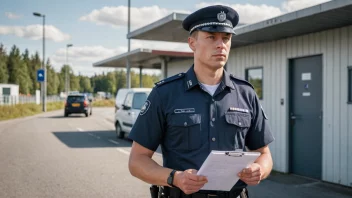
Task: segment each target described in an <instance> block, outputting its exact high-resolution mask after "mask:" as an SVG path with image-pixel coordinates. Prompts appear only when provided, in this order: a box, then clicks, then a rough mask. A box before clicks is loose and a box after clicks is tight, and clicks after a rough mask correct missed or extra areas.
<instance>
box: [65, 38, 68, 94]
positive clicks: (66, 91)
mask: <svg viewBox="0 0 352 198" xmlns="http://www.w3.org/2000/svg"><path fill="white" fill-rule="evenodd" d="M67 51H68V47H67V45H66V69H65V93H66V97H67V96H68V89H67V65H68V61H67Z"/></svg>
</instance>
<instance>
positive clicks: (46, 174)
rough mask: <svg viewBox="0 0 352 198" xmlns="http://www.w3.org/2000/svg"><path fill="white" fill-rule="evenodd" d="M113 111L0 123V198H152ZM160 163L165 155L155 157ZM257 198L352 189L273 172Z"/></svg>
mask: <svg viewBox="0 0 352 198" xmlns="http://www.w3.org/2000/svg"><path fill="white" fill-rule="evenodd" d="M113 115H114V109H113V108H94V110H93V115H92V116H90V117H88V118H86V117H85V116H84V115H71V116H70V117H68V118H65V117H63V111H54V112H48V113H43V114H40V115H37V116H32V117H28V118H22V119H16V120H11V121H2V122H0V198H13V197H16V198H17V197H19V198H22V197H23V198H42V197H45V198H47V197H52V198H56V197H58V198H59V197H60V198H62V197H65V198H66V197H69V198H71V197H72V198H80V197H84V198H90V197H92V198H93V197H94V198H98V197H99V198H100V197H116V198H120V197H121V198H135V197H138V198H149V197H150V194H149V185H148V184H146V183H144V182H142V181H140V180H138V179H136V178H134V177H132V176H131V175H130V173H129V171H128V167H127V163H128V156H129V152H130V148H131V142H130V141H128V140H118V139H116V136H115V132H114V126H113V123H112V120H113ZM153 158H154V159H155V160H156V161H157V162H158V163H159V164H161V162H162V159H161V156H160V154H159V153H156V154H155V155H154V157H153ZM249 191H250V197H251V198H260V197H268V198H269V197H270V198H281V197H331V198H335V197H341V198H344V197H346V198H347V197H352V188H346V187H342V186H338V185H331V184H327V183H324V182H321V181H315V180H311V179H307V178H302V177H297V176H293V175H283V174H278V173H273V174H272V175H271V176H270V177H269V178H268V179H267V180H265V181H262V182H261V183H260V185H258V186H255V187H249Z"/></svg>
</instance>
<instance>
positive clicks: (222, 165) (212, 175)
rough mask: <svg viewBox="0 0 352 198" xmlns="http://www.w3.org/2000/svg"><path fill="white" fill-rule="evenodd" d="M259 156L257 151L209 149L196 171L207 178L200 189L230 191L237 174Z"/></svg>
mask: <svg viewBox="0 0 352 198" xmlns="http://www.w3.org/2000/svg"><path fill="white" fill-rule="evenodd" d="M259 156H260V153H259V152H244V151H216V150H213V151H211V152H210V154H209V155H208V157H207V158H206V160H205V161H204V163H203V164H202V166H201V167H200V169H199V170H198V172H197V175H203V176H206V177H207V178H208V183H206V184H205V185H204V186H203V187H202V188H201V190H217V191H230V190H231V188H232V187H233V186H234V185H235V184H236V183H237V182H238V180H239V177H238V176H237V174H238V173H239V172H241V171H242V170H243V169H244V168H246V167H248V166H249V165H250V164H252V163H253V162H254V161H255V160H256V159H257V158H258V157H259Z"/></svg>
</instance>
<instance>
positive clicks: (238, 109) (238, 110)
mask: <svg viewBox="0 0 352 198" xmlns="http://www.w3.org/2000/svg"><path fill="white" fill-rule="evenodd" d="M229 111H237V112H242V113H249V110H248V109H242V108H237V107H230V109H229Z"/></svg>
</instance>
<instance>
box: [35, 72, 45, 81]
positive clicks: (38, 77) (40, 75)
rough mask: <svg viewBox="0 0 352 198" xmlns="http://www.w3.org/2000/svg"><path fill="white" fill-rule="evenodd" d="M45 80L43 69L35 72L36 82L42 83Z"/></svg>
mask: <svg viewBox="0 0 352 198" xmlns="http://www.w3.org/2000/svg"><path fill="white" fill-rule="evenodd" d="M44 80H45V72H44V69H38V70H37V81H38V82H44Z"/></svg>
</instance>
